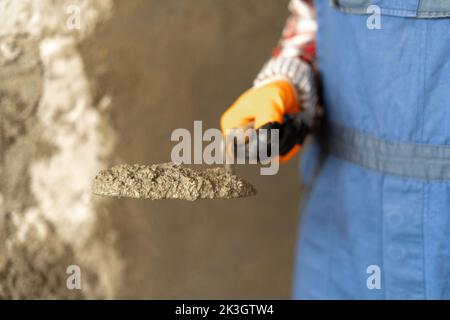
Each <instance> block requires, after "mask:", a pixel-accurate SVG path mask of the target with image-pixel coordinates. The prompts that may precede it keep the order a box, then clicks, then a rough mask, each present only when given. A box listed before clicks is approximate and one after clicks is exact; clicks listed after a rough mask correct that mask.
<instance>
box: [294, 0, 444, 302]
mask: <svg viewBox="0 0 450 320" xmlns="http://www.w3.org/2000/svg"><path fill="white" fill-rule="evenodd" d="M369 5H376V6H378V8H379V9H380V12H381V16H380V23H381V29H369V28H368V27H367V20H368V18H369V17H370V16H369V15H368V14H367V11H366V9H367V7H368V6H369ZM316 8H317V15H318V22H319V32H318V39H317V46H318V64H319V71H320V74H321V78H322V84H323V100H324V101H323V103H324V108H325V114H326V117H327V121H326V128H327V129H326V139H325V142H323V143H321V144H318V143H312V144H310V145H309V147H308V148H307V150H306V151H305V154H304V157H303V159H302V171H303V179H304V182H305V184H306V185H307V186H308V188H309V195H308V199H307V201H306V204H305V207H304V210H303V215H302V217H301V229H300V233H299V234H300V237H299V242H298V246H297V259H296V268H295V280H294V298H296V299H298V298H306V299H308V298H312V299H316V298H319V299H448V298H450V0H391V1H388V0H373V1H368V0H335V1H332V3H330V2H329V1H325V0H318V1H316ZM319 146H320V147H319ZM320 150H326V153H323V152H322V151H320ZM320 154H322V161H321V165H320V167H317V166H316V164H317V163H318V162H319V161H318V159H319V155H320ZM315 167H316V169H317V170H316V169H314V168H315ZM374 277H377V278H376V279H375V278H374ZM377 279H378V280H379V281H378V282H377Z"/></svg>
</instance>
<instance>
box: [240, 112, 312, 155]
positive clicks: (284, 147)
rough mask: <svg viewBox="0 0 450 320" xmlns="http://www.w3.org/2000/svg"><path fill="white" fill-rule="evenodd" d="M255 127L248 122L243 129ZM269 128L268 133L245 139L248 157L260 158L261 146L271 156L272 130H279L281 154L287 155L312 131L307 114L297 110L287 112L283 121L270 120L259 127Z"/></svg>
mask: <svg viewBox="0 0 450 320" xmlns="http://www.w3.org/2000/svg"><path fill="white" fill-rule="evenodd" d="M249 128H253V123H250V124H248V125H247V126H246V127H245V128H243V129H249ZM259 129H267V130H269V134H268V135H260V134H257V135H256V136H257V139H253V140H252V139H250V141H245V149H246V150H245V151H246V152H245V154H246V156H248V157H251V156H253V157H255V159H259V151H258V150H259V148H261V147H264V148H265V150H267V151H268V153H267V155H268V156H271V153H272V152H271V150H270V147H271V145H272V144H271V135H270V130H272V129H278V130H279V144H278V145H279V155H282V156H283V155H286V154H287V153H288V152H289V151H290V150H291V149H292V148H293V147H294V146H295V145H296V144H299V145H301V144H302V143H303V142H304V140H305V138H306V136H307V135H308V133H309V132H310V126H309V125H308V124H307V121H306V118H305V114H304V113H303V112H297V113H292V114H287V115H285V116H284V119H283V123H279V122H270V123H267V124H265V125H264V126H262V127H261V128H258V129H257V130H256V131H257V133H258V130H259Z"/></svg>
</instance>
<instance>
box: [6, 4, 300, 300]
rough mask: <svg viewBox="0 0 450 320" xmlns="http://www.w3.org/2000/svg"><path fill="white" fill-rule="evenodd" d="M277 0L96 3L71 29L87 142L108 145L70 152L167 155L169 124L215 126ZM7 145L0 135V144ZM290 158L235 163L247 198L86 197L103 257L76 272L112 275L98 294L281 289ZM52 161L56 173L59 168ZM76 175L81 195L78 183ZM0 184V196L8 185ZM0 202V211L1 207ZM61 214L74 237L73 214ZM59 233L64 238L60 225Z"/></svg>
mask: <svg viewBox="0 0 450 320" xmlns="http://www.w3.org/2000/svg"><path fill="white" fill-rule="evenodd" d="M64 1H65V0H64ZM80 1H81V2H83V3H85V2H86V3H89V1H82V0H80ZM66 2H67V1H66ZM91 2H92V3H96V1H94V0H93V1H91ZM287 3H288V1H287V0H242V1H235V0H183V1H180V0H115V1H114V7H113V9H112V10H111V14H110V15H106V14H105V13H104V12H103V13H101V14H99V15H98V19H100V18H105V19H102V20H106V21H103V22H102V23H101V24H100V25H98V26H97V27H96V28H95V29H93V30H92V32H90V33H89V35H85V36H83V37H79V36H75V39H76V41H75V42H74V43H75V44H76V48H75V49H74V50H76V52H77V54H79V57H80V59H81V61H82V63H83V76H84V75H85V76H86V78H87V81H88V85H89V99H90V100H89V106H92V111H95V112H96V113H97V114H98V115H99V117H100V118H101V119H100V120H101V121H100V120H99V121H100V122H99V124H98V125H97V126H96V129H95V130H98V131H99V132H100V133H99V134H100V135H101V139H100V138H99V139H98V148H99V149H100V148H106V149H107V151H105V150H103V151H102V152H100V151H98V152H94V153H92V154H91V155H88V154H87V153H88V150H85V151H86V152H85V153H83V152H80V153H77V154H76V155H75V157H72V160H73V161H74V163H75V162H76V163H84V162H85V160H84V158H83V157H90V158H89V159H91V158H95V159H97V160H98V161H97V162H95V164H96V165H95V166H91V167H89V168H90V170H91V171H92V169H93V168H94V169H98V168H107V167H108V166H110V165H113V164H118V163H140V164H152V163H158V162H167V161H170V152H171V148H172V147H173V145H174V143H172V142H171V141H170V135H171V132H172V131H173V130H174V129H176V128H188V129H191V128H193V121H194V120H203V126H204V128H205V129H206V128H211V127H218V126H219V117H220V115H221V113H222V112H223V111H224V110H225V108H227V107H228V106H229V105H230V104H231V103H232V102H233V100H234V99H235V98H236V97H237V96H238V95H239V94H240V93H242V92H243V91H244V90H246V89H247V88H249V87H250V86H251V83H252V81H253V78H254V77H255V75H256V74H257V72H258V71H259V69H260V68H261V66H262V65H263V63H264V62H265V61H266V60H267V58H268V57H269V55H270V53H271V50H272V47H273V46H274V45H275V44H276V42H277V40H278V38H279V36H280V33H281V31H282V27H283V25H284V22H285V19H286V17H287V15H288V10H287ZM82 14H83V12H82ZM90 16H91V17H92V16H93V15H92V14H91V15H90ZM106 16H107V17H108V19H106ZM81 17H82V18H83V15H82V16H81ZM82 21H83V20H82ZM31 46H35V47H36V48H38V47H39V44H38V43H34V44H32V45H31ZM36 50H37V49H36ZM63 53H64V50H63ZM41 56H42V54H41ZM41 59H42V57H41ZM44 67H45V64H44ZM1 68H3V67H2V66H0V70H1ZM44 73H45V68H44ZM35 76H37V77H38V78H39V77H43V75H42V74H41V73H38V74H37V75H35ZM37 82H39V81H37ZM0 87H1V84H0ZM23 90H25V92H27V90H29V89H28V88H25V87H24V88H23ZM39 90H41V89H39ZM61 90H64V88H61ZM38 96H39V95H37V97H36V99H39V97H38ZM40 99H42V97H40ZM50 99H51V98H50ZM75 105H76V103H75V104H73V105H72V107H75ZM31 119H33V116H31ZM85 120H86V119H80V121H78V122H77V123H85ZM80 139H81V140H80V141H79V144H80V145H83V139H82V138H80ZM96 141H97V140H96ZM13 145H14V146H16V144H6V143H5V142H4V143H3V145H2V152H3V154H5V153H6V152H5V151H6V150H11V148H12V146H13ZM15 148H19V149H20V148H22V149H23V150H25V149H26V148H27V147H26V146H25V145H23V146H18V147H17V146H16V147H15ZM35 156H36V157H37V155H36V154H32V155H29V156H27V157H28V158H27V159H30V157H35ZM2 161H3V162H2V168H3V179H5V172H6V171H9V172H11V169H8V168H11V167H12V166H11V164H12V163H17V161H15V160H14V161H13V160H9V167H8V165H7V164H6V161H7V160H5V159H4V158H3V160H2ZM22 162H23V163H25V162H24V161H22ZM22 162H20V163H22ZM297 166H298V159H296V160H293V161H291V162H290V163H289V164H287V165H285V166H283V167H282V168H281V170H280V172H279V173H278V175H276V176H260V175H259V170H258V168H257V167H255V166H249V167H245V168H238V171H237V172H238V174H239V175H241V176H243V177H244V178H246V179H247V180H249V181H250V182H252V183H253V185H255V186H256V188H257V189H258V191H259V193H258V195H257V196H256V197H253V198H249V199H238V200H215V201H206V200H205V201H198V202H195V203H190V202H183V201H155V202H151V201H143V200H131V199H113V200H107V199H106V200H105V199H99V198H98V197H96V196H92V197H90V198H89V201H91V202H92V206H91V207H89V208H90V209H89V210H91V209H92V210H93V211H92V212H90V215H94V216H95V217H96V222H95V223H96V226H97V228H96V230H97V231H95V232H93V233H92V234H93V235H91V236H90V239H94V240H93V241H92V242H91V243H93V244H95V243H97V242H99V243H101V244H102V245H100V246H96V248H100V249H99V250H100V251H99V250H98V249H96V250H97V251H95V252H97V256H98V260H101V261H102V263H100V262H99V261H97V262H95V261H94V262H93V263H91V265H94V266H95V268H94V272H93V273H92V274H93V276H92V277H91V278H88V279H86V280H84V281H91V282H92V285H94V283H95V282H93V281H94V280H92V279H100V280H102V279H103V280H102V281H110V282H111V281H113V282H114V283H113V284H112V285H111V290H113V291H114V293H113V294H112V295H110V294H106V295H105V294H104V295H103V296H106V297H111V296H112V297H117V298H149V299H152V298H159V299H165V298H190V299H196V298H247V299H257V298H277V299H279V298H289V297H290V291H291V281H292V268H293V259H294V246H295V241H296V237H297V225H298V218H299V216H298V207H299V200H300V195H301V189H300V186H299V182H298V170H297ZM23 167H24V169H23V170H25V171H26V170H28V169H27V168H29V167H30V166H29V165H28V162H27V163H26V165H23ZM5 168H6V169H5ZM78 168H79V169H77V170H83V169H82V168H81V167H78ZM59 170H61V171H60V174H63V172H65V171H66V168H64V166H59ZM91 171H89V173H88V175H91V176H92V172H91ZM0 173H1V172H0ZM14 174H19V173H18V172H16V173H14ZM80 174H81V172H80ZM8 179H9V180H8V181H10V180H14V177H12V178H8ZM24 185H26V183H25V182H24V184H22V185H21V186H24ZM83 186H84V188H85V190H84V192H83V194H84V195H85V196H86V194H87V193H89V188H88V187H86V186H85V184H83ZM57 187H59V188H60V190H64V186H62V185H60V186H57ZM23 192H25V193H26V192H28V191H26V190H25V189H24V190H23ZM2 194H3V200H2V198H0V200H2V201H3V204H4V203H5V202H6V199H7V198H8V197H11V195H10V196H8V195H5V193H4V192H3V193H2ZM25 198H26V197H25V196H24V199H25ZM74 199H77V198H76V197H75V198H74ZM18 201H19V200H18ZM55 201H56V200H55ZM77 201H78V200H77ZM16 202H17V201H16ZM19 202H20V201H19ZM91 202H89V203H91ZM24 206H25V204H24ZM1 207H2V203H1V201H0V208H1ZM4 208H5V207H4V206H3V216H6V212H9V214H11V210H6V209H4ZM21 210H22V211H24V210H25V209H23V208H19V209H17V210H16V211H21ZM0 213H1V212H0ZM66 214H68V213H66ZM58 223H59V222H56V224H58ZM70 226H72V227H74V228H72V230H73V231H72V237H76V233H77V232H78V231H79V229H77V227H76V226H77V225H74V224H71V225H70ZM74 234H75V235H74ZM64 239H65V240H64V241H65V242H64V243H66V245H67V246H69V247H70V246H71V245H72V244H71V243H70V237H67V236H66V237H65V238H64ZM67 239H69V240H67ZM86 239H87V238H86ZM99 239H100V240H99ZM87 243H89V242H87ZM110 246H112V248H113V249H112V250H113V251H110V250H111V248H110ZM43 248H45V245H44V244H42V245H41V246H40V247H39V249H38V251H39V250H43ZM101 248H104V250H102V249H101ZM0 249H1V248H0ZM83 252H87V251H77V256H78V257H79V260H80V259H81V260H82V261H84V260H83V258H84V256H83V255H84V254H85V255H88V253H83ZM90 254H91V255H92V253H90ZM48 255H49V256H51V255H52V253H49V254H48ZM116 256H117V257H116ZM68 260H69V262H70V261H72V260H74V259H68ZM91 260H92V259H91ZM91 260H89V261H91ZM77 261H78V260H77ZM0 262H1V261H0ZM66 262H67V261H66V260H64V263H66ZM52 263H53V265H59V264H62V262H59V261H55V262H52ZM80 263H81V262H80ZM32 264H33V262H32ZM118 265H120V268H119V267H118ZM109 267H111V268H113V269H114V268H116V267H117V269H120V270H121V271H120V274H121V276H120V277H119V276H118V274H119V272H118V271H114V272H113V273H112V274H113V275H114V276H110V277H106V276H104V274H110V273H111V272H110V271H111V270H108V268H109ZM102 268H103V269H102ZM60 269H61V270H62V271H61V270H59V269H58V270H59V271H57V272H63V271H64V270H65V267H64V268H60ZM102 270H103V271H102ZM0 271H1V263H0ZM55 272H56V271H55ZM1 276H2V274H1V272H0V277H1ZM4 277H6V278H7V277H8V275H5V276H4ZM61 277H62V278H63V279H64V277H65V275H64V276H61ZM118 278H120V281H119V280H117V279H118ZM89 279H90V280H89ZM108 279H109V280H108ZM111 279H113V280H111ZM30 285H33V284H30ZM94 286H95V285H94ZM99 288H100V289H101V288H102V287H99ZM112 288H113V289H112ZM100 289H99V290H100ZM101 290H103V289H101ZM101 290H100V291H101ZM105 290H106V289H105ZM108 290H109V289H108ZM111 290H110V291H111ZM54 296H61V294H59V293H55V294H54ZM94 296H95V295H94ZM101 296H102V295H101ZM85 297H86V296H85ZM87 297H89V295H87Z"/></svg>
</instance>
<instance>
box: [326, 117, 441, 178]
mask: <svg viewBox="0 0 450 320" xmlns="http://www.w3.org/2000/svg"><path fill="white" fill-rule="evenodd" d="M325 147H326V150H327V151H328V152H330V153H331V154H332V155H334V156H336V157H338V158H340V159H343V160H347V161H350V162H353V163H355V164H358V165H360V166H363V167H366V168H369V169H372V170H377V171H380V172H382V173H386V174H391V175H397V176H402V177H405V178H415V179H425V180H450V146H436V145H425V144H413V143H404V142H394V141H387V140H382V139H379V138H375V137H372V136H370V135H367V134H364V133H362V132H359V131H356V130H354V129H349V128H346V127H343V126H340V125H337V124H327V126H326V138H325Z"/></svg>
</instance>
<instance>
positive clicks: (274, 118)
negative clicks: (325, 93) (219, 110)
mask: <svg viewBox="0 0 450 320" xmlns="http://www.w3.org/2000/svg"><path fill="white" fill-rule="evenodd" d="M299 111H300V106H299V103H298V101H297V94H296V92H295V89H294V87H293V86H292V85H291V83H290V82H288V81H284V80H277V81H273V82H269V83H268V84H265V85H262V86H259V87H253V88H251V89H249V90H248V91H246V92H245V93H243V94H242V95H241V96H240V97H239V98H238V99H237V100H236V101H235V102H234V103H233V105H232V106H231V107H230V108H229V109H228V110H226V111H225V112H224V114H223V115H222V117H221V119H220V124H221V127H222V132H224V133H226V130H227V129H235V128H245V127H246V126H248V124H249V123H251V122H253V126H254V128H255V129H258V128H260V127H262V126H264V125H266V124H268V123H272V122H278V123H280V124H281V123H283V121H284V119H283V117H284V116H285V115H286V114H290V113H296V112H299ZM281 147H282V146H280V149H281ZM299 150H300V146H299V145H298V144H296V145H295V146H294V147H292V148H291V149H290V150H289V151H288V152H286V153H284V154H283V153H281V152H280V156H279V160H281V161H282V162H283V161H287V160H289V159H290V158H292V157H293V156H294V155H295V154H296V153H297V152H298V151H299Z"/></svg>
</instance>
